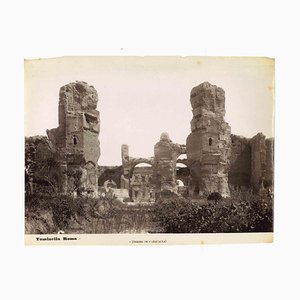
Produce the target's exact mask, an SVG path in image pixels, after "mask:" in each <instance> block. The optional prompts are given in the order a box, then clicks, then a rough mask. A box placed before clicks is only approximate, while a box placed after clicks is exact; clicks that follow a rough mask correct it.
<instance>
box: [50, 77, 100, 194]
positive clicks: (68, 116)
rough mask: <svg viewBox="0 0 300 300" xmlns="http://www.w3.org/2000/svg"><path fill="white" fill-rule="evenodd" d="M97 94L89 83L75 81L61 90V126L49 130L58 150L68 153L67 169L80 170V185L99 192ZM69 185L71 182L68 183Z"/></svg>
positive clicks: (66, 157)
mask: <svg viewBox="0 0 300 300" xmlns="http://www.w3.org/2000/svg"><path fill="white" fill-rule="evenodd" d="M97 103H98V94H97V91H96V90H95V88H94V87H93V86H90V85H88V84H87V83H86V82H83V81H79V82H72V83H69V84H67V85H65V86H63V87H61V89H60V92H59V108H58V115H59V126H58V127H57V128H54V129H51V130H47V135H48V137H49V139H50V141H51V142H52V143H53V145H54V146H55V147H56V149H58V150H59V152H60V153H63V154H64V155H65V165H62V166H61V167H62V168H63V169H66V170H80V172H81V173H82V178H81V183H82V184H81V185H82V187H83V188H84V189H85V190H88V191H90V193H93V194H94V195H97V193H98V192H97V191H98V180H97V161H98V159H99V157H100V143H99V139H98V136H99V132H100V117H99V111H97V110H96V108H97ZM65 186H66V187H67V186H68V182H66V183H65Z"/></svg>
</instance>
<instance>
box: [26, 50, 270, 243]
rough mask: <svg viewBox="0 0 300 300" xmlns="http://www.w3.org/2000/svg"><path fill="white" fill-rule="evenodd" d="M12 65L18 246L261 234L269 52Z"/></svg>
mask: <svg viewBox="0 0 300 300" xmlns="http://www.w3.org/2000/svg"><path fill="white" fill-rule="evenodd" d="M24 72H25V149H24V151H25V162H24V168H25V216H24V217H25V237H26V238H27V242H26V244H35V243H39V241H40V242H43V241H47V242H51V241H54V242H61V243H64V242H65V243H68V241H73V242H78V243H80V241H78V240H79V238H78V237H79V236H80V239H81V241H83V239H84V238H87V239H90V238H92V239H93V238H95V239H97V240H94V241H93V242H90V243H91V244H93V243H96V244H97V243H98V242H99V244H105V243H106V242H105V239H106V238H107V237H108V236H109V237H110V239H109V242H107V243H108V244H111V243H112V244H113V240H114V239H116V240H118V239H119V238H122V236H123V238H124V237H126V239H125V240H124V241H123V240H122V241H121V242H120V240H119V243H121V244H122V243H123V244H126V243H132V244H133V243H143V244H145V243H148V244H149V243H150V242H152V243H156V242H155V241H157V243H168V239H172V238H173V237H174V239H176V243H178V244H180V243H181V242H180V241H181V239H184V238H185V236H186V234H188V237H189V238H191V239H193V237H194V236H195V237H197V239H198V241H199V237H201V236H202V235H203V236H205V234H213V237H214V238H215V239H216V240H217V241H218V236H220V237H224V236H226V234H230V236H231V237H233V236H238V237H241V234H242V236H243V237H245V236H246V237H247V236H248V235H247V234H249V233H251V234H253V233H257V234H261V233H268V234H269V233H270V234H271V233H272V232H273V205H274V197H273V189H274V109H275V100H274V90H275V87H274V72H275V61H274V59H272V58H265V57H172V56H170V57H168V56H165V57H147V56H145V57H126V56H123V57H122V56H119V57H104V56H102V57H61V58H45V59H29V60H27V59H25V62H24ZM191 234H192V235H191ZM219 234H220V235H219ZM139 236H143V238H142V239H139ZM152 236H155V239H152ZM219 240H220V243H221V242H222V239H221V238H219ZM266 241H269V242H270V241H272V238H271V239H270V238H269V239H267V240H266ZM85 243H87V244H89V242H85ZM187 243H188V242H187Z"/></svg>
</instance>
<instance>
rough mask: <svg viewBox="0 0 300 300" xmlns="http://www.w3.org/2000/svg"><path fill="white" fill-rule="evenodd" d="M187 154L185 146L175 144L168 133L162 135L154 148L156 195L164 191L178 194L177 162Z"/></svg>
mask: <svg viewBox="0 0 300 300" xmlns="http://www.w3.org/2000/svg"><path fill="white" fill-rule="evenodd" d="M185 153H186V147H185V145H179V144H175V143H173V142H172V141H171V139H170V138H169V135H168V134H167V133H162V134H161V137H160V141H159V142H158V143H156V144H155V146H154V162H153V183H154V185H155V193H156V194H159V193H160V192H161V191H163V190H169V191H171V192H173V193H176V192H177V189H176V162H177V159H178V157H179V156H180V155H181V154H185Z"/></svg>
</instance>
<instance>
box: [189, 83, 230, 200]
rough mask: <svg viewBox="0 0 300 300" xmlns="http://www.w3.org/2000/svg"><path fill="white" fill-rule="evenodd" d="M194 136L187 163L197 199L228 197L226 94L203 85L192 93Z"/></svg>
mask: <svg viewBox="0 0 300 300" xmlns="http://www.w3.org/2000/svg"><path fill="white" fill-rule="evenodd" d="M190 101H191V105H192V108H193V110H192V112H193V119H192V121H191V130H192V132H191V133H190V135H189V136H188V137H187V141H186V151H187V161H188V164H189V167H190V171H191V176H192V179H193V185H194V186H193V190H194V195H200V196H202V195H203V196H207V195H209V194H210V193H213V192H218V193H220V194H221V195H222V196H223V197H229V196H230V192H229V187H228V169H229V159H230V154H231V138H230V131H231V129H230V126H229V125H228V124H227V123H226V122H225V120H224V116H225V92H224V90H223V89H222V88H220V87H217V86H215V85H212V84H210V83H209V82H203V83H202V84H200V85H198V86H196V87H194V88H193V89H192V91H191V99H190Z"/></svg>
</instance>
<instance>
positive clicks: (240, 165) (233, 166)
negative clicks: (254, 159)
mask: <svg viewBox="0 0 300 300" xmlns="http://www.w3.org/2000/svg"><path fill="white" fill-rule="evenodd" d="M249 140H250V139H247V138H245V137H243V136H238V135H234V134H232V135H231V156H230V168H229V173H228V181H229V184H232V185H234V186H239V187H241V186H244V187H249V185H250V179H251V148H250V143H249Z"/></svg>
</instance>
